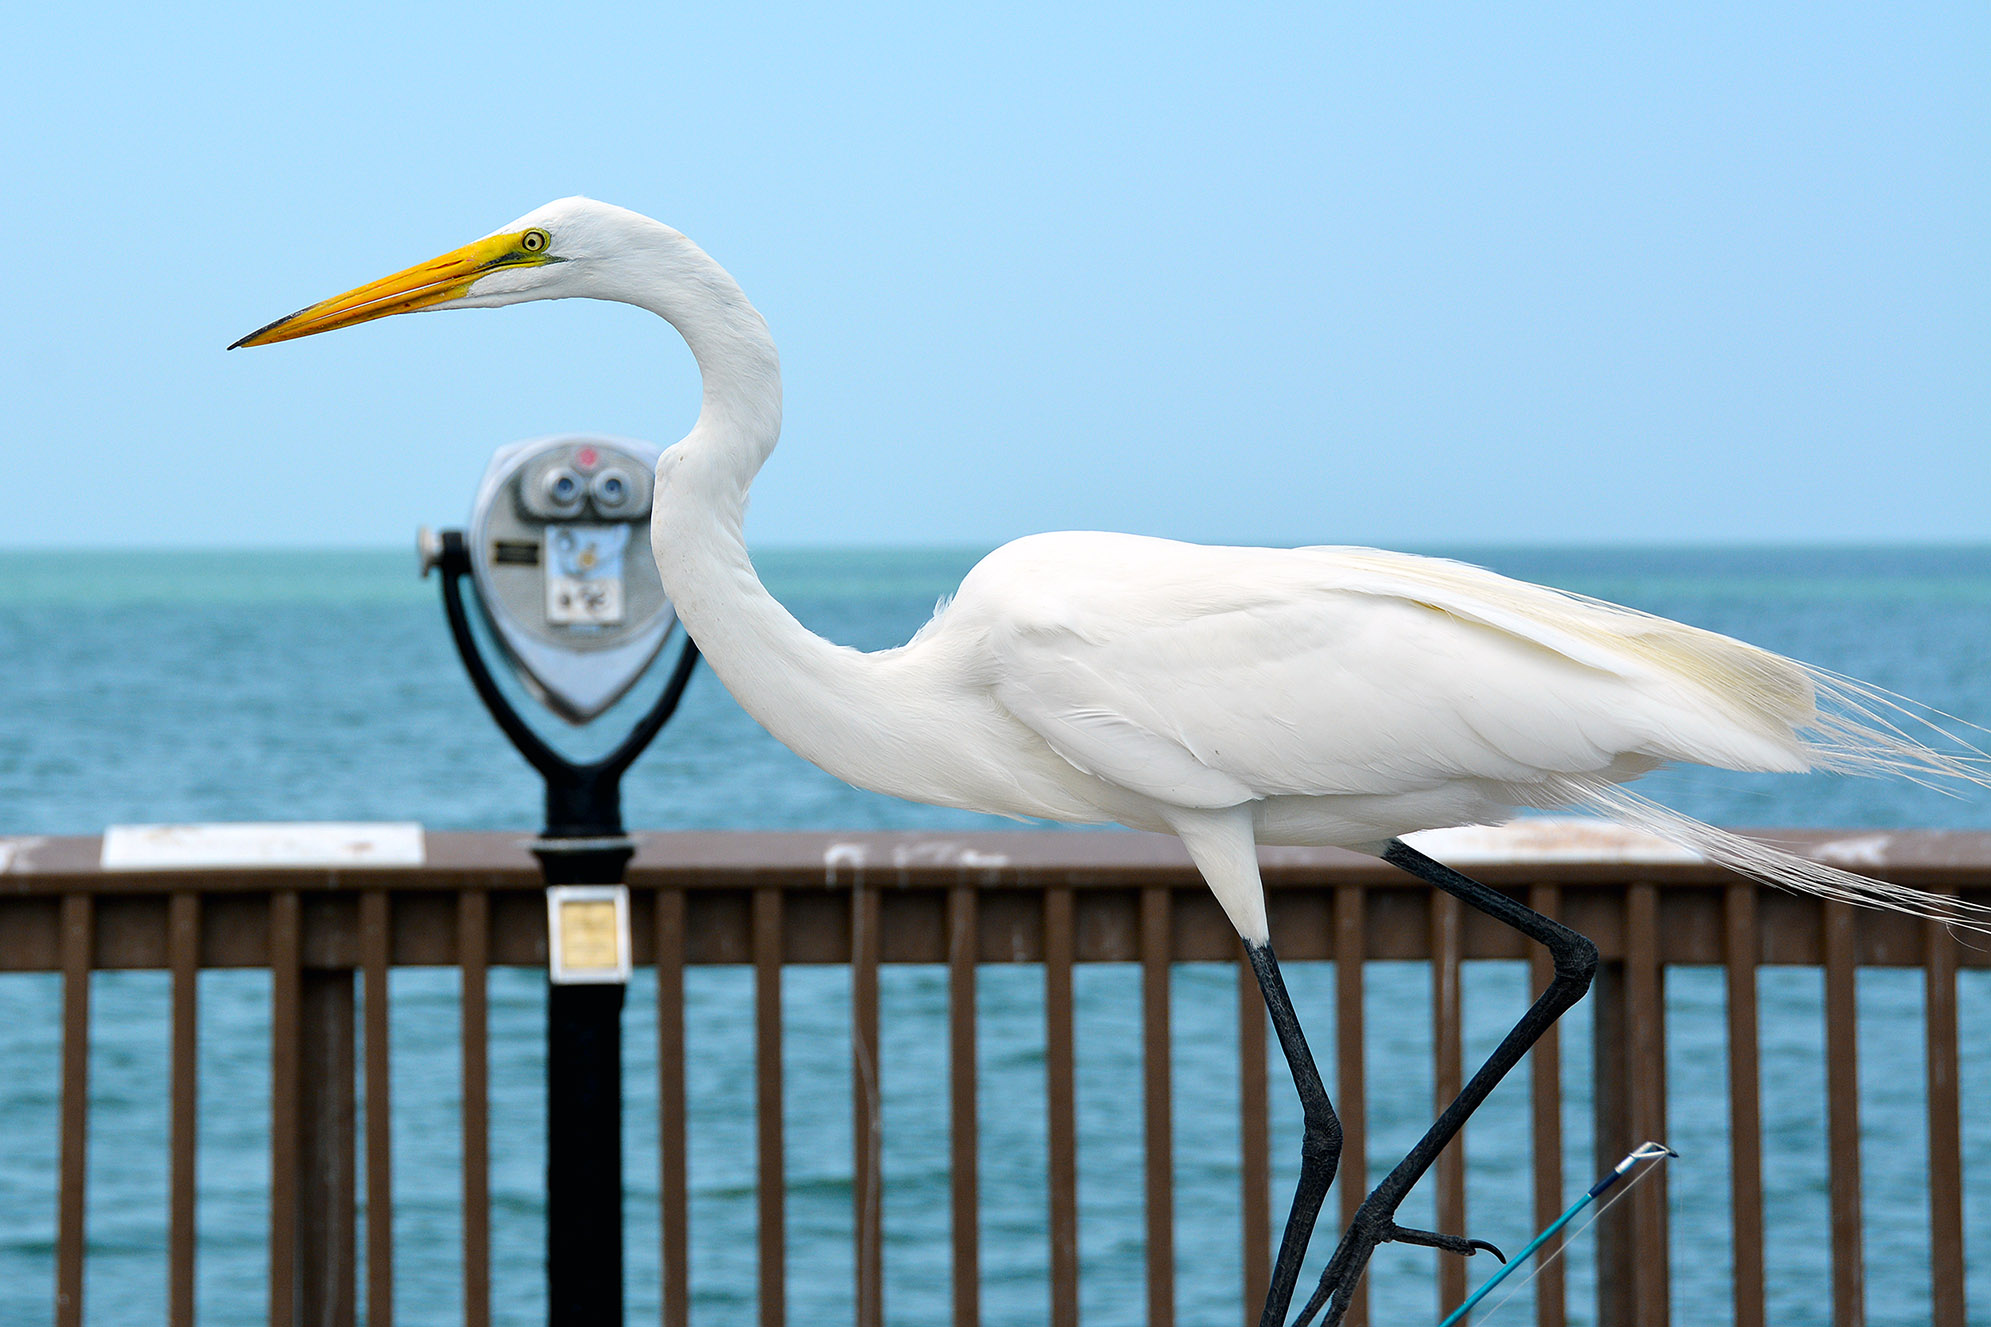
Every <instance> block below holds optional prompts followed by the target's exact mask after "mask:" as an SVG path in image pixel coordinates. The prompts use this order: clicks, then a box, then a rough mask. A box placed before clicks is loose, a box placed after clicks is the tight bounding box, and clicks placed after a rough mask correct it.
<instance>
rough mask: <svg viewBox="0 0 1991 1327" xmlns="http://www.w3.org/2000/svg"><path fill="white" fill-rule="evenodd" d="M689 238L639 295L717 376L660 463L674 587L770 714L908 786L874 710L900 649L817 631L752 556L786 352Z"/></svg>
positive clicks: (714, 658) (799, 744) (816, 750)
mask: <svg viewBox="0 0 1991 1327" xmlns="http://www.w3.org/2000/svg"><path fill="white" fill-rule="evenodd" d="M681 243H682V248H681V249H677V250H675V251H674V252H672V253H671V254H670V255H669V257H668V260H667V262H664V263H659V264H657V267H658V268H659V269H660V270H658V271H657V273H656V276H657V279H655V280H653V281H651V282H650V283H648V289H647V290H646V292H645V295H644V297H643V298H640V299H636V300H632V302H634V303H638V304H640V305H641V306H642V307H645V308H648V309H650V310H651V311H652V312H654V313H656V314H658V315H660V316H662V317H663V318H665V319H667V320H668V321H669V322H670V323H671V324H672V326H674V327H676V328H677V330H678V332H679V334H680V335H682V336H683V337H684V339H685V343H686V344H687V345H688V346H689V347H690V348H691V353H692V355H693V356H694V357H695V358H696V359H697V361H698V367H699V371H700V373H701V374H702V376H703V379H704V400H703V405H702V408H701V410H700V412H699V417H698V423H697V424H696V425H695V426H694V427H693V428H692V430H691V432H690V433H689V434H687V435H686V436H685V438H684V440H683V441H682V442H679V443H678V444H677V445H676V446H674V447H672V448H670V449H669V450H667V451H666V452H665V453H664V454H663V456H662V458H661V459H659V461H658V463H657V487H656V500H655V505H654V507H653V509H652V512H651V516H650V541H651V546H652V548H653V549H654V551H655V554H656V559H657V570H658V572H659V574H660V576H661V577H662V580H663V585H664V591H665V593H666V594H668V595H669V596H670V599H671V602H672V603H673V604H674V605H675V606H676V608H677V613H678V617H679V619H680V620H681V621H682V622H683V623H684V625H685V628H686V630H688V631H689V632H690V633H691V636H692V639H693V640H695V641H697V642H698V647H699V650H700V651H701V652H702V653H703V654H704V656H705V658H706V661H707V662H708V663H710V665H711V666H712V670H713V671H714V672H715V673H717V674H718V675H719V678H720V680H721V681H723V682H724V683H725V684H726V688H727V689H728V690H729V691H731V692H732V693H733V697H734V699H736V700H738V701H739V703H740V706H741V708H743V709H745V710H746V711H747V713H748V714H750V715H752V716H753V717H754V719H755V720H757V721H758V722H759V723H760V724H761V726H762V727H764V728H766V729H767V730H768V731H769V732H770V733H772V734H773V735H774V736H775V737H776V738H777V739H778V740H780V741H781V742H782V743H783V744H784V745H786V746H788V747H789V748H790V749H792V750H794V751H795V752H796V753H797V754H798V755H800V756H802V757H803V758H804V759H806V760H809V761H811V762H812V763H814V764H816V765H819V766H821V767H822V768H824V769H826V770H828V771H830V772H831V773H832V774H835V775H837V776H838V777H840V778H843V779H845V780H847V781H849V782H851V783H855V784H859V785H860V786H864V787H869V788H874V789H878V790H881V791H897V792H901V793H904V792H905V791H906V781H907V779H908V777H909V776H910V775H911V774H912V771H910V770H909V769H907V768H906V764H907V762H906V761H905V759H904V756H905V751H904V744H905V741H906V738H907V736H908V734H907V733H906V732H905V731H904V730H903V729H901V730H899V731H898V732H896V734H895V735H892V736H888V735H886V734H884V733H882V732H881V731H880V728H879V725H877V724H876V723H875V722H867V717H868V716H872V715H875V714H877V713H879V712H882V711H884V710H887V709H889V708H890V701H891V696H892V692H893V691H894V689H895V688H894V686H893V683H892V682H891V680H890V678H889V677H888V676H887V675H888V674H890V673H891V672H892V671H893V665H892V662H891V660H892V658H893V652H890V651H888V652H886V653H884V654H880V655H867V654H864V653H861V652H860V651H857V650H853V649H849V648H846V647H843V646H839V645H834V644H832V643H830V642H829V641H826V640H824V639H822V638H821V637H820V636H817V635H815V634H814V633H812V632H810V631H809V630H808V629H807V628H806V627H804V626H803V625H802V624H801V623H800V622H798V621H796V620H795V618H794V616H793V615H792V614H790V613H789V612H788V610H787V609H785V608H783V607H782V606H781V604H780V603H779V602H777V601H776V600H775V598H774V597H773V596H772V595H770V594H769V593H768V592H767V589H766V588H765V587H764V586H763V585H762V584H761V583H760V578H759V577H758V576H757V575H756V574H755V573H754V568H753V562H752V560H751V559H750V558H749V557H748V556H747V548H746V541H745V539H744V537H743V534H742V530H741V524H742V520H743V518H744V516H745V512H746V500H747V487H748V485H749V484H751V483H752V482H753V478H754V475H755V474H756V473H757V472H758V471H759V469H760V467H761V465H762V464H763V463H764V462H765V461H766V460H767V457H768V455H769V454H770V453H771V452H772V451H773V450H774V445H775V443H776V441H777V440H778V439H779V437H780V433H781V365H780V357H779V356H778V355H777V354H776V352H775V348H774V341H773V338H772V337H771V336H769V334H768V330H767V324H766V322H765V321H763V320H762V318H761V316H760V314H759V312H758V311H756V310H755V309H754V307H753V306H752V305H751V304H750V303H748V302H747V298H746V296H745V295H744V294H743V293H741V291H740V288H739V286H738V285H736V284H735V283H734V282H733V279H732V278H731V277H730V276H729V275H727V273H726V272H725V270H724V269H722V268H721V267H720V266H719V265H718V264H717V263H715V262H713V261H712V260H711V259H710V258H708V257H706V255H705V254H704V253H703V252H702V251H700V250H698V249H697V248H696V247H695V246H693V245H691V244H690V242H689V241H681Z"/></svg>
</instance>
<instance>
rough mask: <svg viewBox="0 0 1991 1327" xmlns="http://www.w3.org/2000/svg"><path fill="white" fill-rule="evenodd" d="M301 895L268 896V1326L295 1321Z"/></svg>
mask: <svg viewBox="0 0 1991 1327" xmlns="http://www.w3.org/2000/svg"><path fill="white" fill-rule="evenodd" d="M298 926H299V921H298V898H297V891H295V890H290V889H281V890H276V891H273V892H272V893H271V894H270V922H269V927H270V930H269V940H270V1327H294V1324H295V1323H296V1320H297V1218H298V1210H297V1196H298V1178H299V1177H298V1133H299V1127H300V1124H301V1115H300V1103H299V1099H298V1087H299V1085H298V1067H299V1065H298V1058H299V1051H300V1046H299V1041H300V1038H301V1035H302V1030H301V1027H300V1014H301V1011H300V1005H301V1003H302V998H303V989H302V981H303V976H302V972H301V970H300V958H301V953H300V950H301V937H300V936H299V934H298Z"/></svg>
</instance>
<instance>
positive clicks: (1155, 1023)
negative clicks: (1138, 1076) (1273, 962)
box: [1141, 885, 1175, 1327]
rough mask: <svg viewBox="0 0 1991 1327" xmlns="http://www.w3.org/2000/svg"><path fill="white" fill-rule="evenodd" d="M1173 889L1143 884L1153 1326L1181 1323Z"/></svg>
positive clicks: (1150, 1322) (1144, 1063)
mask: <svg viewBox="0 0 1991 1327" xmlns="http://www.w3.org/2000/svg"><path fill="white" fill-rule="evenodd" d="M1171 905H1172V899H1171V897H1170V895H1169V892H1168V889H1167V888H1166V887H1165V886H1161V885H1148V886H1146V887H1144V888H1143V889H1142V890H1141V1043H1142V1044H1141V1061H1142V1066H1143V1070H1144V1073H1143V1080H1142V1081H1143V1091H1142V1093H1141V1114H1142V1132H1143V1134H1144V1136H1145V1143H1146V1149H1147V1254H1148V1319H1147V1321H1148V1327H1174V1323H1175V1131H1174V1128H1173V1122H1172V1120H1171V1119H1170V1113H1171V1111H1172V1109H1173V1102H1174V1079H1173V1075H1172V1074H1171V1072H1170V1068H1171V1066H1170V1064H1169V1055H1170V1042H1169V1008H1168V1000H1169V972H1170V964H1169V959H1170V956H1171V951H1172V950H1173V948H1174V946H1173V943H1172V941H1173V938H1174V935H1173V933H1174V927H1175V922H1174V917H1173V909H1172V906H1171Z"/></svg>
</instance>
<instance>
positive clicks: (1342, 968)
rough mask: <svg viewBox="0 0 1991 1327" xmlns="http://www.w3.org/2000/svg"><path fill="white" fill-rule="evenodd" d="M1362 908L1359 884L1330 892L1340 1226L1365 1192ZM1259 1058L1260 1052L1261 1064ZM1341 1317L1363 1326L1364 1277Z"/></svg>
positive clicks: (1364, 930) (1364, 906) (1351, 1324)
mask: <svg viewBox="0 0 1991 1327" xmlns="http://www.w3.org/2000/svg"><path fill="white" fill-rule="evenodd" d="M1368 906H1369V896H1368V893H1367V891H1365V890H1364V889H1363V888H1362V887H1361V886H1359V885H1342V886H1339V887H1338V888H1336V890H1335V891H1334V1034H1335V1049H1334V1055H1335V1068H1334V1104H1335V1106H1336V1108H1337V1109H1338V1111H1339V1113H1340V1115H1341V1168H1340V1173H1339V1174H1338V1176H1337V1177H1336V1179H1335V1183H1336V1185H1337V1186H1338V1187H1339V1188H1340V1190H1341V1224H1342V1226H1343V1227H1344V1228H1345V1227H1346V1226H1347V1225H1348V1224H1349V1223H1351V1222H1352V1221H1354V1219H1355V1209H1356V1208H1358V1207H1360V1206H1361V1204H1362V1199H1363V1197H1364V1196H1365V1195H1366V1194H1367V1193H1368V1191H1369V1150H1368V1149H1369V1129H1368V1120H1369V1110H1368V1090H1369V1089H1368V1071H1367V1068H1366V1066H1367V1050H1366V1040H1365V1033H1364V1025H1363V1014H1364V1009H1363V1005H1364V999H1363V965H1364V964H1365V963H1366V961H1367V960H1368ZM1264 1058H1265V1056H1264V1052H1263V1051H1261V1052H1260V1053H1259V1060H1260V1062H1261V1063H1262V1062H1263V1061H1264ZM1342 1321H1343V1322H1344V1323H1346V1324H1347V1327H1367V1324H1368V1321H1369V1281H1368V1278H1367V1277H1364V1278H1363V1279H1362V1280H1361V1281H1360V1282H1358V1283H1357V1284H1356V1287H1355V1297H1354V1299H1353V1300H1352V1301H1351V1302H1350V1304H1349V1306H1348V1315H1347V1317H1345V1318H1343V1319H1342Z"/></svg>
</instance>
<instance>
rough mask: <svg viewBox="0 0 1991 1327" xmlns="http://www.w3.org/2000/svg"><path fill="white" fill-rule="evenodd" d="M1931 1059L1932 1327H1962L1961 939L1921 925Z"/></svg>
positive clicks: (1933, 923) (1931, 924)
mask: <svg viewBox="0 0 1991 1327" xmlns="http://www.w3.org/2000/svg"><path fill="white" fill-rule="evenodd" d="M1922 945H1923V958H1922V961H1923V963H1924V965H1925V966H1924V969H1923V981H1924V993H1923V999H1924V1002H1925V1007H1926V1010H1927V1014H1926V1017H1927V1022H1928V1057H1929V1272H1930V1285H1931V1289H1932V1294H1931V1296H1930V1304H1929V1307H1930V1321H1931V1324H1932V1327H1964V1324H1965V1322H1966V1321H1967V1318H1966V1314H1965V1307H1966V1306H1965V1302H1964V1243H1963V1111H1962V1102H1961V1100H1960V1099H1959V1095H1958V1087H1957V995H1956V946H1957V939H1956V937H1955V936H1954V935H1952V934H1950V930H1949V928H1948V927H1947V926H1946V925H1944V924H1943V923H1942V922H1940V921H1938V920H1936V919H1934V918H1931V919H1930V920H1928V921H1927V922H1924V923H1923V927H1922Z"/></svg>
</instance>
